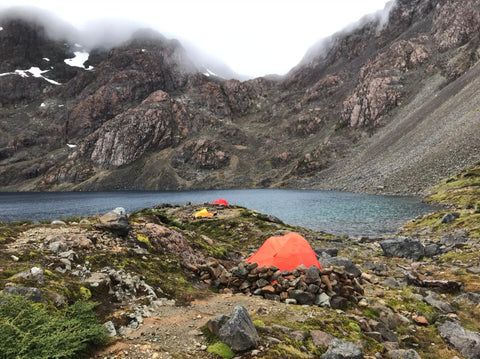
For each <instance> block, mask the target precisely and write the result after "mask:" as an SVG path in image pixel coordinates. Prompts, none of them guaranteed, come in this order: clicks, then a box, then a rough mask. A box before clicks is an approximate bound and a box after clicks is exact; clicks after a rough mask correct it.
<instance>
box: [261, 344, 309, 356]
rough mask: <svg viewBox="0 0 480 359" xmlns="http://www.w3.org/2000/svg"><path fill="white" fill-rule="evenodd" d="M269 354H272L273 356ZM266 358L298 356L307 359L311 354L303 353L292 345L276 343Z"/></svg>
mask: <svg viewBox="0 0 480 359" xmlns="http://www.w3.org/2000/svg"><path fill="white" fill-rule="evenodd" d="M271 355H274V356H273V357H272V356H271ZM266 358H298V359H309V358H312V355H309V354H307V353H304V352H302V351H300V350H299V349H297V348H295V347H294V346H292V345H287V344H278V345H277V346H275V347H274V348H272V349H271V350H270V351H269V355H267V356H266Z"/></svg>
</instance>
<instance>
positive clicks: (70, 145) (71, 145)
mask: <svg viewBox="0 0 480 359" xmlns="http://www.w3.org/2000/svg"><path fill="white" fill-rule="evenodd" d="M67 146H68V147H69V148H75V147H77V145H73V144H71V143H67Z"/></svg>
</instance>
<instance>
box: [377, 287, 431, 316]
mask: <svg viewBox="0 0 480 359" xmlns="http://www.w3.org/2000/svg"><path fill="white" fill-rule="evenodd" d="M385 302H386V304H387V306H389V307H390V308H392V309H393V310H394V311H395V312H399V311H402V310H404V311H408V312H411V313H420V314H421V315H423V316H424V317H425V318H426V319H427V320H428V322H429V323H434V322H435V320H436V317H437V315H438V313H437V312H436V311H435V309H434V308H433V307H432V306H430V305H428V304H427V303H425V302H424V301H423V300H422V299H421V298H418V297H417V296H415V295H414V293H413V290H412V288H410V287H403V288H402V289H401V290H399V291H393V290H392V291H391V292H389V296H387V297H386V298H385Z"/></svg>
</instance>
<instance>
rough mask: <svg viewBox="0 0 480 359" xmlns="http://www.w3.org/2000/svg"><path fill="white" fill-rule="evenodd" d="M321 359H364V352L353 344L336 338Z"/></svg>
mask: <svg viewBox="0 0 480 359" xmlns="http://www.w3.org/2000/svg"><path fill="white" fill-rule="evenodd" d="M320 359H362V351H361V350H360V348H359V347H357V346H356V345H355V344H354V343H352V342H347V341H345V340H341V339H337V338H335V339H333V340H332V341H331V342H330V345H329V346H328V350H327V351H326V352H325V353H324V354H322V355H321V356H320Z"/></svg>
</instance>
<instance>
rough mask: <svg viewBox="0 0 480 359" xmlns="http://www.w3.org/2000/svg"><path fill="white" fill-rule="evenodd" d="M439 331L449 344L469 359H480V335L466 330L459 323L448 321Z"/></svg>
mask: <svg viewBox="0 0 480 359" xmlns="http://www.w3.org/2000/svg"><path fill="white" fill-rule="evenodd" d="M438 331H439V333H440V335H441V337H442V338H443V339H444V340H445V341H446V342H447V344H449V345H451V346H452V347H454V348H455V349H456V350H458V351H459V352H460V353H461V354H462V355H463V356H464V357H465V358H467V359H478V358H480V333H477V332H472V331H470V330H466V329H464V328H463V327H462V326H460V325H459V324H458V323H454V322H450V321H447V322H445V323H443V324H442V325H441V326H440V327H439V328H438Z"/></svg>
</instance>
